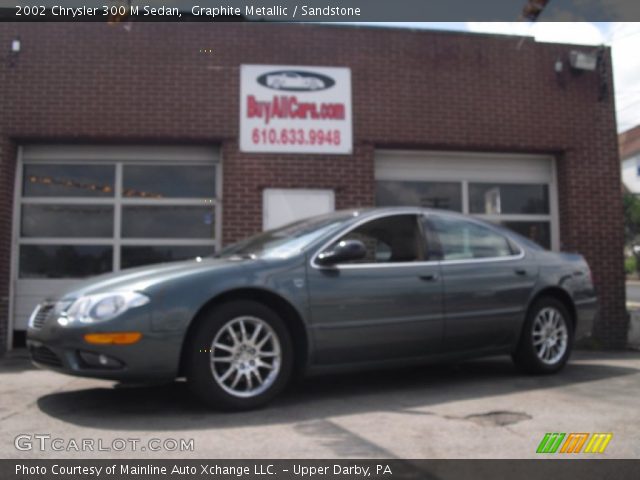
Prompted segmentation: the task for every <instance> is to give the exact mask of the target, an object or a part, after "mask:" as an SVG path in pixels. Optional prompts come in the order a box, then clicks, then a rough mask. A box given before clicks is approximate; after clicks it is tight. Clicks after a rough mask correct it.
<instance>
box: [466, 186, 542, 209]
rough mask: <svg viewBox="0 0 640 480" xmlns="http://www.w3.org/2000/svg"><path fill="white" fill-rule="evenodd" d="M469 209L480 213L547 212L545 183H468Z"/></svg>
mask: <svg viewBox="0 0 640 480" xmlns="http://www.w3.org/2000/svg"><path fill="white" fill-rule="evenodd" d="M469 211H470V212H471V213H481V214H490V215H497V214H523V213H524V214H547V213H549V188H548V186H547V185H543V184H540V185H518V184H507V183H470V184H469Z"/></svg>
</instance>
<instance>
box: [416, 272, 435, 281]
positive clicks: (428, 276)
mask: <svg viewBox="0 0 640 480" xmlns="http://www.w3.org/2000/svg"><path fill="white" fill-rule="evenodd" d="M418 278H419V279H420V280H424V281H425V282H434V281H436V280H438V274H437V273H427V274H425V275H418Z"/></svg>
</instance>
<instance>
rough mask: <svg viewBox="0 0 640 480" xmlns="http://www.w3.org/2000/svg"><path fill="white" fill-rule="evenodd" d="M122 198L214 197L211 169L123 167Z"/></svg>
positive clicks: (208, 167)
mask: <svg viewBox="0 0 640 480" xmlns="http://www.w3.org/2000/svg"><path fill="white" fill-rule="evenodd" d="M123 175H124V177H123V187H122V188H123V191H122V195H123V197H125V198H127V197H128V198H214V197H215V194H216V188H215V185H216V179H215V168H211V166H210V165H208V166H193V165H126V166H124V170H123Z"/></svg>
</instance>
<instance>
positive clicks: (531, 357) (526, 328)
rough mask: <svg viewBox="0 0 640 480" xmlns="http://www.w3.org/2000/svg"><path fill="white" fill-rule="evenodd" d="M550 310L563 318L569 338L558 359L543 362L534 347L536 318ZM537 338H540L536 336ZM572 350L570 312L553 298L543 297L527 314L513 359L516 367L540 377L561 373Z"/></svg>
mask: <svg viewBox="0 0 640 480" xmlns="http://www.w3.org/2000/svg"><path fill="white" fill-rule="evenodd" d="M545 309H546V310H545ZM548 309H552V311H556V312H557V313H558V314H559V315H560V317H561V320H560V321H562V322H564V325H565V328H566V337H567V338H566V349H565V350H564V353H563V354H562V355H561V356H560V355H559V352H558V354H557V356H558V358H557V359H555V358H553V357H552V358H549V359H547V361H543V360H542V358H541V354H540V353H539V352H538V351H537V349H536V347H535V346H534V324H535V322H536V318H537V317H538V316H539V315H540V314H541V313H542V312H543V311H545V312H549V310H548ZM536 338H539V336H537V335H536ZM572 348H573V320H572V317H571V315H570V314H569V311H568V310H567V308H566V307H565V305H564V304H563V303H562V302H560V301H559V300H557V299H555V298H553V297H542V298H540V299H538V300H537V301H536V302H535V303H534V304H533V305H532V306H531V308H529V311H528V312H527V318H526V319H525V322H524V325H523V327H522V332H521V333H520V340H519V342H518V346H517V347H516V350H515V352H514V353H513V355H512V358H513V361H514V363H515V364H516V366H517V367H518V368H519V369H520V370H522V371H524V372H526V373H531V374H538V375H544V374H551V373H556V372H558V371H560V370H561V369H562V368H563V367H564V366H565V364H566V363H567V361H568V360H569V357H570V356H571V350H572ZM545 352H546V350H545ZM549 360H553V361H549Z"/></svg>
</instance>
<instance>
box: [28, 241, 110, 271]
mask: <svg viewBox="0 0 640 480" xmlns="http://www.w3.org/2000/svg"><path fill="white" fill-rule="evenodd" d="M112 269H113V248H112V247H111V246H108V245H22V246H21V247H20V278H83V277H89V276H91V275H97V274H99V273H105V272H110V271H111V270H112Z"/></svg>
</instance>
